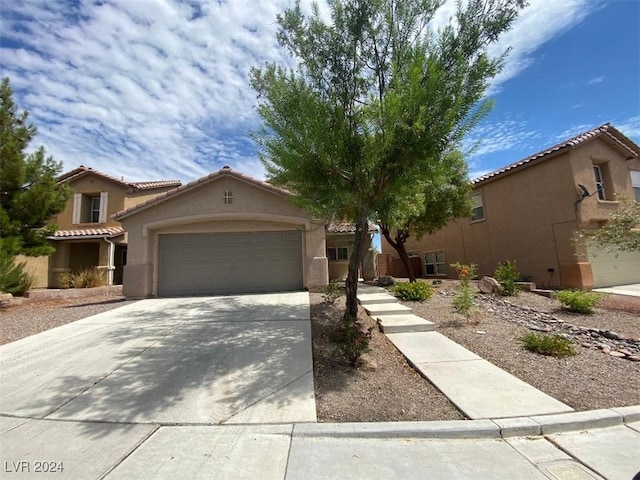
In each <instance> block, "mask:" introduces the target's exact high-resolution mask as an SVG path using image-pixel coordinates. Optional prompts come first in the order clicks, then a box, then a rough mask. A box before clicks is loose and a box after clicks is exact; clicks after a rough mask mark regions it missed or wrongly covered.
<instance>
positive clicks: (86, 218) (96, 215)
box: [72, 192, 109, 224]
mask: <svg viewBox="0 0 640 480" xmlns="http://www.w3.org/2000/svg"><path fill="white" fill-rule="evenodd" d="M108 197H109V194H108V193H107V192H100V193H75V194H74V195H73V215H72V217H73V218H72V223H73V224H78V223H106V221H107V200H108Z"/></svg>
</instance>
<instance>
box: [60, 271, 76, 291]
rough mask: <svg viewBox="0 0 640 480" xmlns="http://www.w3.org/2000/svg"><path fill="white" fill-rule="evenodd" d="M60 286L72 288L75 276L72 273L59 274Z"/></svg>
mask: <svg viewBox="0 0 640 480" xmlns="http://www.w3.org/2000/svg"><path fill="white" fill-rule="evenodd" d="M58 284H59V285H60V288H72V287H73V276H72V274H71V272H63V273H60V274H58Z"/></svg>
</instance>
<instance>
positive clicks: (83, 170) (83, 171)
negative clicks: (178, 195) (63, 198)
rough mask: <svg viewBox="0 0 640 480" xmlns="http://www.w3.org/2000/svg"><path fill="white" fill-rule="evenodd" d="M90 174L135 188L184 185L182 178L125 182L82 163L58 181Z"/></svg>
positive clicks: (150, 188)
mask: <svg viewBox="0 0 640 480" xmlns="http://www.w3.org/2000/svg"><path fill="white" fill-rule="evenodd" d="M88 174H93V175H98V176H100V177H103V178H105V179H107V180H109V181H111V182H114V183H117V184H118V185H121V186H123V187H125V188H132V189H134V190H154V189H156V188H166V187H179V186H180V185H182V182H181V181H180V180H157V181H151V182H125V181H124V179H119V178H116V177H112V176H111V175H107V174H106V173H102V172H99V171H97V170H94V169H93V168H90V167H85V166H84V165H80V166H79V167H78V168H76V169H74V170H71V171H70V172H67V173H64V174H62V175H61V176H59V177H58V183H63V182H69V181H71V180H75V179H77V178H80V177H82V176H84V175H88Z"/></svg>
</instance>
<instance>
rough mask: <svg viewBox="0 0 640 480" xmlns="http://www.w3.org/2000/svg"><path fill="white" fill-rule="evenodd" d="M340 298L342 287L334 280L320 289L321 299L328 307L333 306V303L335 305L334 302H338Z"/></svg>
mask: <svg viewBox="0 0 640 480" xmlns="http://www.w3.org/2000/svg"><path fill="white" fill-rule="evenodd" d="M341 296H342V286H341V285H340V282H339V281H338V280H336V279H333V280H331V281H330V282H329V285H327V286H325V287H323V288H322V299H323V300H324V301H325V303H328V304H329V305H333V304H334V303H336V300H338V299H339V298H340V297H341Z"/></svg>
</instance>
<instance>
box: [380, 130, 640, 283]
mask: <svg viewBox="0 0 640 480" xmlns="http://www.w3.org/2000/svg"><path fill="white" fill-rule="evenodd" d="M639 154H640V147H638V145H636V144H635V143H634V142H632V141H631V140H630V139H629V138H627V137H626V136H625V135H623V134H622V133H621V132H620V131H618V130H617V129H616V128H614V127H613V126H611V125H609V124H604V125H601V126H599V127H597V128H594V129H592V130H589V131H587V132H584V133H582V134H580V135H578V136H576V137H573V138H570V139H568V140H566V141H564V142H561V143H559V144H557V145H554V146H552V147H550V148H547V149H545V150H542V151H540V152H538V153H535V154H533V155H531V156H528V157H526V158H524V159H522V160H519V161H517V162H515V163H512V164H510V165H507V166H506V167H503V168H500V169H498V170H496V171H493V172H491V173H488V174H486V175H483V176H481V177H479V178H476V179H475V180H473V181H472V184H473V197H472V199H473V202H474V208H473V214H472V216H471V218H460V219H457V220H455V221H452V222H449V223H448V224H447V226H445V228H443V229H442V230H440V231H438V232H436V233H435V234H433V235H427V236H425V237H423V238H422V239H420V240H417V239H415V238H410V240H409V241H408V242H407V245H406V246H407V251H408V252H410V255H412V256H414V257H419V258H420V265H421V267H422V276H423V277H426V278H447V277H449V278H455V275H456V274H455V271H454V269H453V268H452V267H451V266H450V265H451V264H452V263H455V262H460V263H475V264H477V265H478V273H479V274H480V275H491V274H492V273H493V272H494V271H495V268H496V267H497V266H498V263H499V262H505V261H508V260H509V261H510V260H515V261H516V262H517V265H518V269H519V271H520V274H521V275H522V277H523V278H525V279H527V280H530V281H534V282H535V283H536V284H537V285H538V286H540V287H545V288H581V289H591V288H594V287H606V286H611V285H623V284H630V283H638V282H640V252H631V253H621V254H615V253H608V252H606V251H603V250H596V249H594V248H589V247H585V246H584V245H581V244H580V243H576V242H575V236H576V235H575V234H576V232H578V231H582V230H584V231H586V232H589V231H594V230H595V229H597V228H599V227H600V226H602V225H603V224H605V223H606V222H607V220H608V218H609V216H610V214H611V213H612V212H613V211H615V210H616V209H617V208H618V206H619V200H618V199H619V195H624V196H626V197H627V198H629V199H635V200H640V160H639ZM382 251H383V256H382V258H381V260H382V261H383V263H384V264H386V265H390V266H391V274H393V275H396V276H404V275H406V272H404V271H403V270H404V269H403V268H402V264H401V262H400V261H399V258H398V257H397V254H396V252H395V250H394V249H393V248H392V247H391V246H390V245H389V244H388V243H387V242H386V241H384V240H383V243H382ZM418 273H419V272H418Z"/></svg>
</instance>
